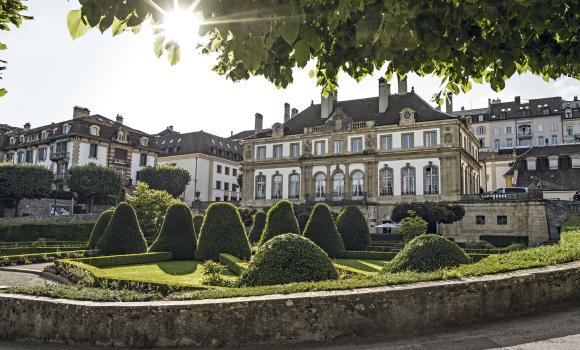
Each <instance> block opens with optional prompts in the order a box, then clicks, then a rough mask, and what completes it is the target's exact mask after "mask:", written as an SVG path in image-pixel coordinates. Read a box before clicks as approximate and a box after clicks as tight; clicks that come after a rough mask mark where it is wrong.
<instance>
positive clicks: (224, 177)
mask: <svg viewBox="0 0 580 350" xmlns="http://www.w3.org/2000/svg"><path fill="white" fill-rule="evenodd" d="M155 146H156V147H157V148H158V149H159V150H160V153H159V164H169V165H174V166H177V167H180V168H183V169H186V170H187V171H189V174H190V175H191V182H190V183H189V185H188V186H187V188H186V190H185V193H184V195H183V199H184V200H185V202H186V203H188V204H190V205H192V206H193V205H194V201H196V200H199V201H200V202H203V203H207V202H219V201H225V202H237V201H239V200H240V199H241V191H240V186H239V184H238V177H239V176H240V175H241V172H240V162H241V161H242V146H241V145H240V143H239V142H238V141H235V140H231V139H226V138H223V137H219V136H215V135H212V134H209V133H207V132H204V131H197V132H190V133H184V134H181V133H179V132H176V131H173V127H172V126H170V127H168V128H167V129H166V130H164V131H163V132H161V133H159V134H158V135H156V136H155ZM196 193H197V195H196Z"/></svg>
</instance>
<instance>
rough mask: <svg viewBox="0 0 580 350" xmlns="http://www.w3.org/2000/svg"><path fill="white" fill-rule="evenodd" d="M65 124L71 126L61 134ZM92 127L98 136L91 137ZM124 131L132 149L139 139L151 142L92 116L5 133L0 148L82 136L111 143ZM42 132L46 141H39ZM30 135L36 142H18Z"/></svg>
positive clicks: (97, 115)
mask: <svg viewBox="0 0 580 350" xmlns="http://www.w3.org/2000/svg"><path fill="white" fill-rule="evenodd" d="M65 124H69V125H70V126H71V128H70V131H69V132H68V133H64V132H63V126H64V125H65ZM92 125H96V126H99V128H100V131H99V136H95V135H91V134H90V127H91V126H92ZM121 129H122V130H124V131H126V132H127V144H128V145H131V146H134V147H141V142H140V139H141V138H142V137H147V138H148V139H149V145H151V143H152V142H153V137H152V136H151V135H149V134H147V133H145V132H143V131H140V130H137V129H133V128H130V127H128V126H126V125H124V124H122V123H118V122H116V121H114V120H111V119H109V118H106V117H103V116H102V115H100V114H93V115H90V116H86V117H77V118H74V119H69V120H65V121H62V122H59V123H52V124H48V125H43V126H40V127H36V128H33V129H30V130H28V131H23V130H21V129H18V130H15V131H11V132H7V133H5V134H4V140H3V141H2V140H0V142H3V143H0V148H2V149H6V150H9V149H17V148H24V147H30V146H36V145H41V144H48V143H51V142H54V141H55V140H58V139H63V138H68V137H72V136H84V137H88V138H91V139H95V140H103V141H111V140H113V139H116V137H117V133H118V131H119V130H121ZM42 131H47V132H49V135H48V137H47V138H46V139H44V140H41V139H40V133H41V132H42ZM32 134H39V137H38V140H35V141H31V142H27V141H26V140H25V141H24V142H20V136H21V135H24V136H25V137H26V136H28V135H32ZM10 137H15V138H16V143H15V144H13V145H12V144H10V143H9V139H10Z"/></svg>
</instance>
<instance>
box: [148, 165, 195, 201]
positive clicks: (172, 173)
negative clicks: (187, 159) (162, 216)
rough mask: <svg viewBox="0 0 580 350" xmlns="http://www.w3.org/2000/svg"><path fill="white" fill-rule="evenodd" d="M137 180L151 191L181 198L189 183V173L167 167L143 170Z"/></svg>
mask: <svg viewBox="0 0 580 350" xmlns="http://www.w3.org/2000/svg"><path fill="white" fill-rule="evenodd" d="M138 178H139V181H143V182H145V183H147V184H148V185H149V187H151V188H152V189H155V190H161V191H166V192H168V193H169V194H171V195H172V196H173V197H179V196H181V195H182V194H183V192H185V188H186V187H187V185H188V184H189V182H190V181H191V175H190V174H189V171H187V170H185V169H182V168H177V167H174V166H169V165H159V166H156V167H146V168H143V169H142V170H140V171H139V176H138Z"/></svg>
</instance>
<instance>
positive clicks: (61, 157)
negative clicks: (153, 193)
mask: <svg viewBox="0 0 580 350" xmlns="http://www.w3.org/2000/svg"><path fill="white" fill-rule="evenodd" d="M157 152H158V151H157V150H156V149H155V148H154V144H153V137H152V136H150V135H148V134H146V133H144V132H141V131H139V130H135V129H132V128H130V127H127V126H125V125H124V124H123V117H122V116H120V115H117V117H116V119H115V120H111V119H108V118H105V117H103V116H101V115H98V114H93V115H91V113H90V111H89V110H88V109H87V108H83V107H74V109H73V117H72V119H70V120H66V121H63V122H59V123H52V124H49V125H44V126H40V127H37V128H31V126H30V124H29V123H26V124H25V125H24V128H23V129H13V130H10V131H7V132H5V133H2V134H0V162H2V161H5V162H11V163H26V164H36V165H41V166H45V167H47V168H49V169H51V170H52V171H53V173H54V176H55V184H56V185H57V186H59V187H60V186H61V185H60V184H62V183H64V180H65V177H66V174H67V171H68V168H69V167H71V166H74V165H86V164H89V163H94V164H97V165H101V166H106V167H109V168H113V169H115V170H117V171H119V172H120V173H121V174H122V175H123V179H124V185H125V186H126V187H132V186H133V185H134V184H135V182H136V179H137V172H138V171H139V170H140V169H142V168H143V167H146V166H155V165H156V163H157Z"/></svg>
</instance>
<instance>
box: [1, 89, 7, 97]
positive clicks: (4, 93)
mask: <svg viewBox="0 0 580 350" xmlns="http://www.w3.org/2000/svg"><path fill="white" fill-rule="evenodd" d="M6 93H8V90H6V89H4V88H1V89H0V97H2V96H4V95H6Z"/></svg>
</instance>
